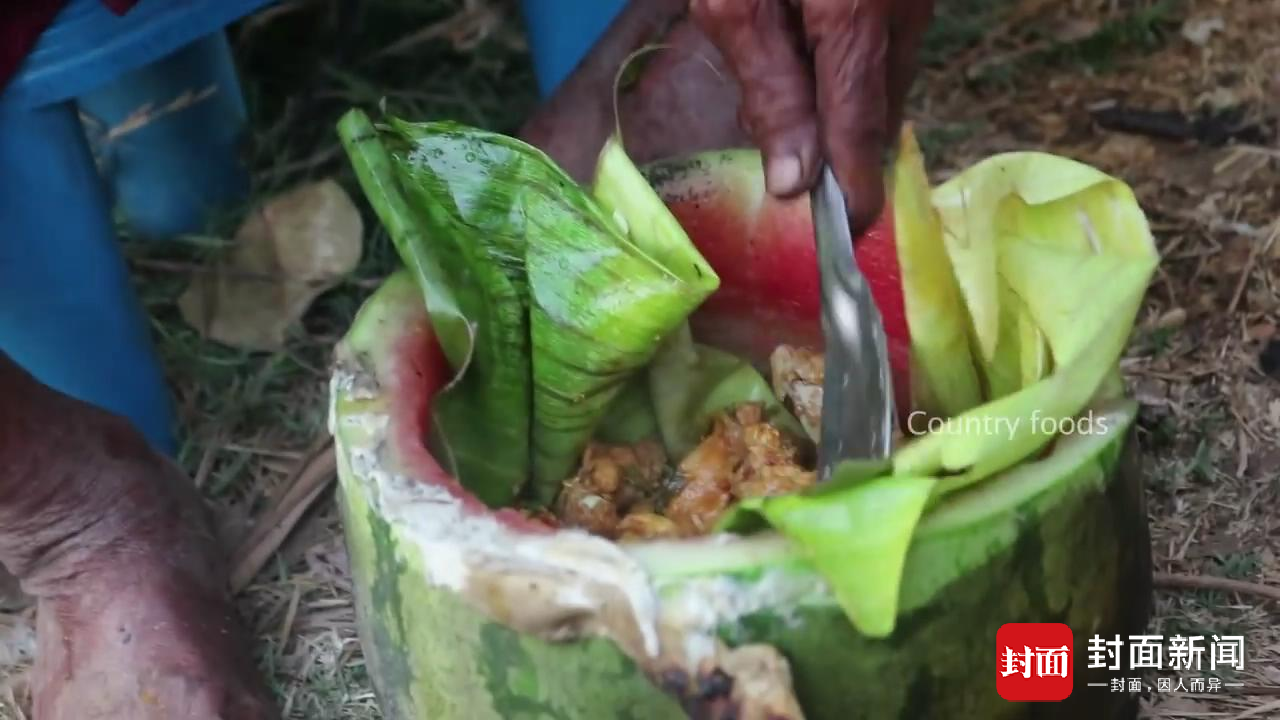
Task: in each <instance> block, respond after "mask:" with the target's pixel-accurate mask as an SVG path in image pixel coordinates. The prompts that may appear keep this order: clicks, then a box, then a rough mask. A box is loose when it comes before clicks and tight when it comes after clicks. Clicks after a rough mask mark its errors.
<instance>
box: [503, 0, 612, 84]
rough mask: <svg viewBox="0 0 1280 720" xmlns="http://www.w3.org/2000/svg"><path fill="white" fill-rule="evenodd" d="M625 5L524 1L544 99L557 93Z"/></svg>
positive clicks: (600, 0) (565, 0)
mask: <svg viewBox="0 0 1280 720" xmlns="http://www.w3.org/2000/svg"><path fill="white" fill-rule="evenodd" d="M626 5H627V3H626V0H593V1H590V2H582V1H581V0H521V5H520V9H521V11H522V12H523V14H524V23H525V28H526V34H527V35H528V38H529V51H530V54H532V55H533V71H534V75H535V76H536V77H537V80H538V90H539V91H540V92H541V93H542V95H543V97H546V96H548V95H550V94H551V93H553V92H555V89H556V88H557V87H559V86H560V83H562V82H564V79H565V78H566V77H568V76H569V74H570V73H572V72H573V70H574V68H576V67H577V66H578V62H579V61H581V60H582V58H583V56H585V55H586V54H587V51H589V50H590V49H591V46H592V45H594V44H595V42H596V40H597V39H599V37H600V36H601V35H602V34H603V33H604V31H605V30H606V29H608V27H609V23H611V22H613V19H614V18H616V17H617V16H618V13H620V12H622V9H623V8H624V7H626Z"/></svg>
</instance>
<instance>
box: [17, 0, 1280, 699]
mask: <svg viewBox="0 0 1280 720" xmlns="http://www.w3.org/2000/svg"><path fill="white" fill-rule="evenodd" d="M991 5H993V3H991V2H983V1H982V0H966V1H965V2H957V3H952V4H949V5H947V6H946V7H945V8H943V9H942V12H943V13H944V16H943V17H942V18H940V20H939V22H938V23H937V25H936V26H935V29H934V35H933V42H932V45H931V47H930V50H929V53H928V55H929V58H930V61H931V62H930V66H929V68H928V69H927V70H926V71H925V73H924V76H923V78H922V82H921V84H920V86H919V87H918V88H917V90H918V92H917V96H916V100H915V102H914V110H913V113H912V115H913V117H914V118H916V120H917V124H918V128H919V131H920V135H921V139H922V143H923V144H924V146H925V148H926V151H927V152H928V154H929V155H930V166H931V167H932V168H934V169H935V170H936V171H937V172H938V176H937V177H936V178H935V179H941V178H942V177H944V176H945V175H946V173H947V172H950V171H954V170H956V169H958V168H961V167H963V166H965V165H967V164H968V163H970V162H972V161H974V160H976V159H978V158H980V157H983V156H986V155H989V154H991V153H993V152H998V151H1001V150H1009V149H1039V150H1048V151H1052V152H1055V153H1059V154H1064V155H1068V156H1071V157H1074V158H1077V159H1080V160H1083V161H1085V162H1088V163H1091V164H1094V165H1096V166H1098V167H1100V168H1102V169H1104V170H1107V171H1109V172H1112V173H1114V174H1115V175H1117V176H1119V177H1121V178H1123V179H1124V180H1126V181H1127V182H1129V183H1130V184H1131V185H1132V186H1133V188H1134V190H1135V191H1136V192H1137V194H1138V197H1139V200H1140V201H1141V203H1142V205H1143V207H1144V208H1145V209H1146V210H1147V212H1148V214H1149V217H1150V219H1151V221H1152V225H1153V229H1154V231H1155V233H1156V238H1157V242H1158V245H1159V248H1160V251H1161V253H1162V255H1163V257H1164V262H1163V266H1162V268H1161V271H1160V275H1159V278H1158V280H1157V282H1156V283H1155V284H1154V285H1153V287H1152V289H1151V292H1150V293H1149V299H1148V302H1147V306H1146V308H1145V310H1144V312H1143V316H1142V318H1141V326H1140V328H1139V331H1138V332H1137V333H1136V335H1135V337H1134V340H1133V344H1132V347H1131V350H1130V353H1129V356H1128V357H1127V358H1126V360H1125V369H1126V371H1127V375H1128V378H1129V380H1130V383H1131V386H1132V388H1133V390H1134V392H1136V393H1137V395H1138V397H1139V398H1140V399H1141V400H1142V401H1143V404H1144V407H1143V413H1142V416H1141V429H1142V434H1141V442H1142V445H1143V448H1144V450H1145V451H1146V453H1145V454H1146V458H1147V464H1148V468H1149V478H1150V491H1149V500H1150V507H1151V515H1152V517H1151V520H1152V524H1153V531H1154V541H1155V553H1156V557H1157V563H1158V568H1157V569H1158V570H1160V571H1161V572H1164V573H1174V574H1178V575H1190V576H1196V577H1203V578H1216V577H1225V578H1235V579H1239V580H1247V581H1251V582H1253V583H1269V584H1271V585H1277V584H1280V561H1278V560H1277V552H1278V551H1280V548H1277V541H1276V537H1277V527H1278V526H1280V513H1277V505H1278V503H1280V496H1278V492H1280V484H1278V483H1277V468H1278V467H1280V463H1278V461H1280V449H1278V445H1277V438H1278V437H1280V371H1277V370H1276V369H1275V368H1273V367H1271V365H1272V364H1276V365H1280V352H1278V351H1277V348H1280V345H1277V344H1276V343H1280V337H1277V333H1276V324H1277V322H1278V321H1277V310H1278V309H1280V300H1278V299H1277V295H1276V292H1275V288H1276V285H1275V283H1276V280H1277V278H1276V271H1277V269H1278V268H1280V265H1278V263H1280V240H1278V239H1277V234H1278V233H1280V150H1277V149H1276V148H1277V147H1278V146H1277V142H1276V139H1277V135H1276V130H1277V128H1276V123H1277V117H1278V116H1280V105H1278V104H1277V103H1278V102H1280V101H1277V100H1276V98H1277V97H1280V4H1277V3H1275V2H1274V0H1195V1H1194V2H1186V3H1181V4H1176V5H1175V4H1172V3H1169V2H1162V3H1150V2H1133V1H1122V0H1096V1H1091V2H1080V1H1073V2H1053V1H1049V0H1019V1H1017V2H1004V3H999V5H998V7H997V8H996V9H992V8H991V7H989V6H991ZM506 10H507V9H506V8H505V7H503V6H502V5H501V4H499V3H495V2H483V1H481V0H467V1H466V2H461V1H455V2H450V1H449V0H440V1H439V2H435V3H430V2H421V3H420V2H410V1H409V0H379V2H370V3H342V2H331V1H329V0H295V1H294V2H286V3H283V4H281V5H279V6H277V7H275V8H273V9H271V10H269V11H266V12H264V13H261V14H259V15H258V16H255V17H253V18H250V19H248V20H247V21H245V22H243V23H241V24H240V25H239V26H238V27H237V28H236V38H237V44H238V48H239V50H240V54H241V58H242V61H243V65H244V73H245V81H246V86H247V88H248V96H249V100H250V103H251V106H252V107H253V108H254V114H255V117H256V120H255V137H254V142H253V144H252V145H253V156H252V162H253V166H254V168H255V172H256V178H257V185H258V188H259V190H260V192H261V193H270V192H273V191H275V190H277V189H279V188H281V187H286V186H290V185H292V184H294V183H297V182H299V181H301V180H303V179H306V178H311V177H316V176H319V175H323V174H326V173H337V174H338V176H339V177H340V179H341V180H342V181H343V182H344V183H346V186H347V187H348V188H349V189H351V190H352V191H353V195H356V196H358V193H355V192H354V185H353V184H352V183H351V181H350V177H349V176H348V175H347V173H346V170H345V167H344V164H343V162H342V159H341V156H340V153H339V151H338V147H337V144H336V137H335V136H334V134H333V131H332V127H333V121H334V120H335V119H336V117H337V114H338V113H339V112H341V111H342V110H343V109H345V108H346V107H348V106H349V105H351V104H355V103H361V104H365V103H373V102H376V101H377V100H378V99H379V98H381V97H385V98H386V99H387V102H388V104H389V105H391V106H392V107H393V108H395V109H398V110H400V111H401V112H403V113H405V114H407V115H411V116H414V117H443V116H450V117H456V118H459V119H462V120H464V121H467V122H472V123H476V124H483V125H487V126H490V127H495V128H497V129H500V130H510V129H511V128H512V127H513V126H514V123H515V122H516V121H517V120H518V119H519V117H521V116H522V115H523V114H524V113H525V112H526V111H527V109H528V108H529V107H530V106H531V103H532V101H533V98H532V97H531V95H530V91H529V88H530V87H531V79H530V75H529V73H528V69H527V66H526V65H525V63H524V57H523V55H522V52H523V51H522V45H521V40H520V37H519V33H518V28H517V27H516V24H515V23H514V22H513V20H512V18H511V13H510V12H509V11H506ZM980 10H981V12H979V11H980ZM504 11H505V12H504ZM1217 21H1220V23H1219V22H1217ZM1206 31H1209V32H1208V33H1207V36H1205V33H1206ZM1189 37H1190V38H1192V39H1189ZM1193 40H1194V41H1193ZM464 89H465V92H464ZM1108 103H1111V104H1115V103H1119V104H1120V105H1122V106H1126V107H1130V108H1145V109H1152V110H1169V111H1177V112H1180V113H1194V112H1195V111H1197V109H1199V108H1200V107H1202V106H1211V107H1216V108H1219V109H1222V108H1227V109H1231V108H1234V109H1236V110H1238V112H1237V115H1238V117H1236V118H1234V119H1233V120H1232V122H1231V123H1226V124H1223V123H1219V125H1220V127H1227V128H1228V129H1230V127H1228V126H1229V125H1232V124H1234V126H1249V125H1251V124H1253V125H1256V126H1257V127H1258V128H1259V130H1258V132H1255V133H1253V134H1249V133H1244V134H1243V135H1242V137H1243V138H1244V141H1243V142H1233V143H1230V144H1227V145H1223V146H1214V145H1212V144H1209V143H1206V142H1200V141H1197V140H1194V139H1192V140H1181V141H1171V140H1161V139H1156V138H1151V137H1146V136H1142V135H1134V134H1121V133H1118V132H1112V131H1108V130H1106V129H1103V127H1102V126H1101V125H1100V123H1099V117H1101V118H1102V119H1103V120H1106V119H1107V116H1106V114H1105V113H1104V114H1103V115H1102V116H1096V115H1095V114H1094V113H1096V112H1097V111H1099V110H1100V109H1105V108H1106V107H1107V104H1108ZM366 217H367V227H369V228H376V227H377V224H376V223H375V222H373V221H372V218H370V217H368V216H366ZM213 230H214V231H215V232H218V231H225V226H223V227H221V228H214V229H213ZM211 234H213V233H211ZM216 245H217V242H216V241H211V240H209V239H207V238H189V239H186V240H183V241H181V242H176V243H171V244H167V245H164V246H141V245H137V244H133V243H131V244H130V245H129V250H130V254H131V255H132V256H133V257H134V260H135V270H136V274H137V278H138V280H139V283H140V285H141V287H143V292H144V295H145V297H146V298H147V301H148V305H149V307H150V309H151V310H152V312H153V313H154V316H155V328H156V332H157V337H158V338H159V341H160V343H161V346H162V349H163V352H164V355H165V360H166V364H167V367H168V368H169V372H170V374H171V381H172V382H173V384H174V386H175V388H176V390H177V393H178V397H179V400H180V403H181V407H182V413H183V421H184V423H185V427H186V428H187V431H186V442H185V445H184V449H183V454H182V460H183V462H184V463H185V464H186V466H187V467H188V468H189V469H190V471H191V472H192V474H193V475H194V476H195V477H196V478H197V480H198V482H200V483H201V486H202V487H203V488H204V489H205V491H206V492H207V494H208V495H209V497H210V500H211V502H212V503H213V504H214V506H215V507H216V508H217V509H218V511H219V516H220V518H221V521H222V526H223V529H224V535H225V537H226V538H227V543H228V547H229V548H234V547H236V546H238V545H240V544H241V542H242V541H243V539H244V538H245V537H246V534H247V532H248V531H249V529H250V528H251V527H252V523H253V521H254V520H255V519H259V518H261V517H262V516H263V514H264V513H265V512H266V511H267V508H269V507H270V506H271V505H272V503H273V502H274V501H275V500H276V499H278V498H279V497H281V496H282V495H283V494H285V493H286V492H287V490H288V488H289V483H290V479H291V478H292V477H293V473H294V469H295V467H296V465H297V463H298V462H299V458H301V457H303V456H304V455H306V454H307V453H308V452H309V451H310V450H311V449H313V443H314V442H315V440H316V438H317V437H318V436H320V435H321V434H322V433H323V422H324V407H325V393H326V391H327V388H326V385H325V381H326V373H325V369H326V365H327V362H328V353H329V350H330V348H331V347H332V344H333V343H334V341H335V340H336V339H337V338H338V337H339V336H340V334H341V333H342V332H343V330H344V328H345V327H346V323H347V322H348V321H349V320H350V318H351V316H352V315H353V313H354V311H355V309H356V308H357V307H358V305H359V302H360V301H361V300H362V299H363V297H364V296H365V295H366V294H367V293H368V291H369V288H370V287H371V286H372V285H374V284H376V282H377V280H378V279H379V278H380V277H382V276H383V275H384V274H385V273H386V272H387V271H388V269H389V268H390V267H392V266H393V265H394V263H395V259H394V256H393V253H392V251H391V249H390V246H389V244H388V243H387V241H386V238H385V237H384V236H383V235H382V234H381V232H380V231H377V230H374V231H371V233H370V237H369V238H367V240H366V259H365V261H364V262H363V264H362V267H361V269H360V270H359V271H358V272H357V273H356V276H355V277H353V278H351V279H350V280H349V281H348V282H347V283H346V284H344V285H343V286H342V287H340V288H338V289H336V290H334V291H332V292H330V293H328V294H326V295H325V296H323V297H322V298H321V299H320V300H319V301H318V302H317V304H316V305H315V306H314V307H313V308H312V311H311V312H310V313H309V315H308V317H307V318H306V319H305V321H304V322H303V323H302V325H301V326H300V327H298V328H296V330H295V332H294V333H293V334H292V336H291V339H290V342H289V345H288V347H287V348H286V350H285V351H283V352H280V353H276V354H271V355H263V354H250V353H245V352H240V351H236V350H231V349H228V348H225V347H221V346H217V345H215V344H212V343H208V342H205V341H203V340H201V339H200V338H199V337H197V336H196V335H195V333H193V332H192V331H191V330H190V329H189V328H187V327H186V326H185V325H184V324H183V323H182V321H181V319H180V318H179V317H178V315H177V312H176V310H175V308H174V306H173V301H174V298H175V297H176V296H177V294H178V293H180V292H181V289H182V288H183V287H184V286H185V283H186V282H187V278H188V276H189V274H190V272H191V270H192V269H193V268H198V267H199V266H200V263H201V261H202V259H203V257H205V255H206V254H207V253H208V252H209V250H210V249H211V247H214V246H216ZM1268 347H1271V348H1272V350H1271V351H1270V352H1272V353H1275V354H1276V355H1277V357H1276V362H1274V363H1271V362H1268V363H1267V364H1266V366H1267V368H1268V369H1269V370H1270V371H1271V375H1268V373H1267V372H1265V371H1264V370H1263V366H1262V364H1260V361H1259V355H1260V353H1262V352H1263V351H1264V350H1265V349H1266V348H1268ZM1210 582H1212V581H1210ZM239 603H240V608H241V610H242V612H243V613H244V615H245V617H246V618H247V620H248V622H249V623H250V625H251V626H252V627H253V629H254V631H255V633H256V635H257V637H258V638H259V658H260V662H261V664H262V666H263V668H264V669H265V670H266V671H267V673H268V676H269V677H270V678H271V682H272V686H273V688H274V689H275V690H276V691H277V693H278V695H279V697H280V698H281V702H282V703H283V704H284V706H285V708H286V709H287V713H286V716H287V717H291V718H308V719H309V720H324V719H327V718H334V719H336V718H362V719H364V718H377V717H380V715H379V713H378V710H377V707H376V703H375V701H374V698H373V696H372V694H371V692H370V689H369V681H368V678H367V676H366V674H365V669H364V665H363V659H362V656H361V653H360V648H359V644H358V641H357V639H356V633H355V628H354V614H353V609H352V607H351V595H350V580H349V577H348V573H347V567H346V557H345V553H344V551H343V547H342V539H341V531H340V528H339V525H338V522H337V519H336V516H335V510H334V507H333V503H332V499H331V495H330V494H329V493H326V494H324V495H322V496H321V499H320V501H319V502H318V503H317V504H316V506H315V507H314V508H313V509H312V510H311V511H310V512H309V513H308V514H307V515H306V516H304V517H303V518H302V519H301V522H300V524H299V525H298V526H297V528H296V529H295V530H294V532H293V533H292V534H291V535H290V536H289V538H288V540H287V542H286V543H285V544H284V546H283V547H282V548H281V550H280V552H279V553H276V554H275V555H273V556H272V557H271V558H270V559H269V560H268V561H267V563H266V565H265V567H264V568H263V570H262V571H261V572H260V573H258V574H257V576H256V577H254V578H253V579H252V581H251V582H250V583H248V585H247V587H246V588H245V589H244V590H243V592H241V593H240V595H239ZM1275 611H1276V608H1275V605H1274V604H1272V603H1269V601H1267V600H1265V599H1263V598H1262V597H1261V596H1259V595H1256V594H1252V593H1242V592H1236V591H1224V590H1215V589H1209V590H1205V589H1199V590H1188V589H1175V588H1169V587H1165V588H1161V589H1160V590H1159V591H1158V595H1157V617H1156V621H1155V623H1154V626H1153V627H1152V632H1155V633H1164V634H1173V633H1175V632H1181V633H1184V634H1185V633H1193V634H1205V635H1211V634H1219V635H1222V634H1244V635H1245V637H1246V642H1247V653H1248V655H1247V660H1248V666H1247V669H1246V671H1245V672H1244V673H1243V674H1242V675H1241V676H1240V677H1239V679H1238V681H1239V682H1243V683H1246V684H1248V685H1251V686H1270V687H1276V686H1280V664H1278V662H1277V661H1278V660H1280V657H1278V655H1280V631H1277V630H1276V629H1275V627H1276V625H1277V624H1276V622H1275V620H1276V612H1275ZM24 627H29V625H25V624H24V622H23V620H22V616H19V615H8V616H0V650H4V651H6V652H7V653H8V654H9V655H13V656H14V657H7V656H5V655H4V654H0V666H3V667H7V668H9V672H8V675H7V676H8V677H10V678H11V679H13V681H14V682H12V683H10V684H9V685H7V687H10V688H12V690H11V691H9V694H11V695H12V696H13V697H15V698H17V699H18V700H21V697H22V695H23V693H24V690H23V687H24V686H23V684H22V682H21V680H22V677H23V667H24V666H25V663H26V661H27V659H28V658H27V656H24V655H20V654H19V653H18V651H20V650H22V648H23V647H26V646H24V645H23V643H25V642H29V634H24V633H25V632H26V631H25V630H24V629H23V628H24ZM6 639H8V642H4V640H6ZM6 661H8V662H6ZM6 698H7V695H6V692H0V718H2V717H10V716H11V717H20V715H17V714H16V712H15V710H14V708H15V707H17V706H18V705H21V703H20V702H19V703H18V705H15V704H14V703H13V702H7V701H6ZM1275 701H1276V698H1275V697H1266V696H1256V695H1247V696H1246V695H1234V696H1230V697H1228V696H1219V697H1191V696H1178V697H1174V696H1172V695H1170V694H1167V693H1163V694H1162V693H1153V694H1152V697H1151V698H1150V702H1149V703H1148V708H1147V712H1148V713H1149V714H1150V716H1151V717H1188V718H1189V717H1221V718H1237V717H1238V718H1246V717H1280V705H1277V704H1276V702H1275ZM6 707H7V708H8V710H7V711H6V710H4V708H6ZM6 712H8V713H10V714H9V715H6V714H5V713H6Z"/></svg>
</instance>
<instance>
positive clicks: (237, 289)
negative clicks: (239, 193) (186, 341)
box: [178, 180, 364, 351]
mask: <svg viewBox="0 0 1280 720" xmlns="http://www.w3.org/2000/svg"><path fill="white" fill-rule="evenodd" d="M363 232H364V229H363V224H362V222H361V219H360V212H359V210H357V209H356V206H355V204H354V203H353V202H352V201H351V198H350V197H349V196H348V195H347V193H346V191H344V190H343V189H342V187H341V186H339V185H338V184H337V183H336V182H334V181H333V180H322V181H320V182H316V183H311V184H308V185H302V186H299V187H296V188H294V189H292V190H289V191H288V192H285V193H282V194H280V195H278V196H276V197H274V198H272V199H271V200H269V201H267V202H266V203H265V204H263V205H262V207H260V208H258V209H257V210H256V211H254V213H253V214H252V215H250V216H249V218H248V219H246V220H245V222H244V224H243V225H241V226H240V229H239V230H238V231H237V232H236V236H235V239H234V242H233V244H232V247H231V249H230V251H229V252H228V253H227V254H226V256H225V257H223V258H221V259H219V261H218V262H217V264H216V265H215V266H214V267H213V268H212V269H211V272H208V273H201V274H199V275H197V276H196V277H195V278H194V279H193V280H192V282H191V286H190V287H189V288H187V291H186V292H185V293H183V295H182V297H181V298H180V299H179V300H178V308H179V309H180V310H181V311H182V317H183V318H184V319H185V320H186V321H187V322H188V323H190V324H191V325H192V326H193V327H195V328H196V330H198V331H200V333H201V334H202V335H204V336H205V337H208V338H211V339H213V340H217V341H218V342H221V343H225V344H227V345H232V346H235V347H242V348H248V349H251V350H264V351H273V350H278V349H280V348H281V347H283V346H284V340H285V332H286V331H287V330H288V328H289V326H290V325H292V324H293V323H294V322H297V321H298V320H299V319H300V318H301V317H302V316H303V314H304V313H306V311H307V308H308V307H310V306H311V303H312V301H314V300H315V299H316V297H317V296H319V295H320V294H321V293H323V292H325V291H326V290H329V289H330V288H332V287H333V286H334V285H336V284H337V283H338V281H339V280H340V279H341V278H342V276H343V275H346V274H347V273H350V272H351V271H352V270H354V269H355V267H356V264H357V263H359V262H360V254H361V241H362V235H363Z"/></svg>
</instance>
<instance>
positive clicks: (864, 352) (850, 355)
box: [810, 166, 894, 482]
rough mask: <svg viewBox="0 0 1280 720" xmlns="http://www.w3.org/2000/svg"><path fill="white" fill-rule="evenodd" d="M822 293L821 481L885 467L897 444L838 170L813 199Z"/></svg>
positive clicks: (883, 358) (884, 350)
mask: <svg viewBox="0 0 1280 720" xmlns="http://www.w3.org/2000/svg"><path fill="white" fill-rule="evenodd" d="M810 205H811V209H812V212H813V230H814V237H815V240H816V242H817V250H818V271H819V276H820V279H821V289H822V334H823V338H824V343H825V348H824V356H825V365H824V375H823V381H822V420H821V429H820V434H819V438H820V439H819V442H818V482H823V481H825V480H828V479H830V477H831V473H832V471H833V470H834V469H835V467H836V466H837V465H838V464H840V462H842V461H845V460H872V461H878V460H883V459H885V458H887V457H888V456H889V453H890V451H891V449H892V443H893V423H894V408H893V392H892V377H891V374H890V369H889V351H888V341H887V340H886V338H885V332H884V322H883V320H882V319H881V317H880V309H879V308H878V307H877V306H876V302H875V298H873V297H872V296H871V289H870V287H868V285H867V281H866V278H865V277H863V275H862V271H861V270H859V269H858V264H857V262H856V261H855V260H854V256H853V235H852V232H851V230H850V228H849V215H848V211H847V209H846V205H845V199H844V193H843V192H842V191H841V189H840V186H839V184H838V183H837V182H836V178H835V175H834V174H833V173H832V172H831V168H830V167H828V166H824V167H823V170H822V176H821V178H820V179H819V181H818V183H817V185H815V186H814V188H813V190H812V191H811V193H810Z"/></svg>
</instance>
